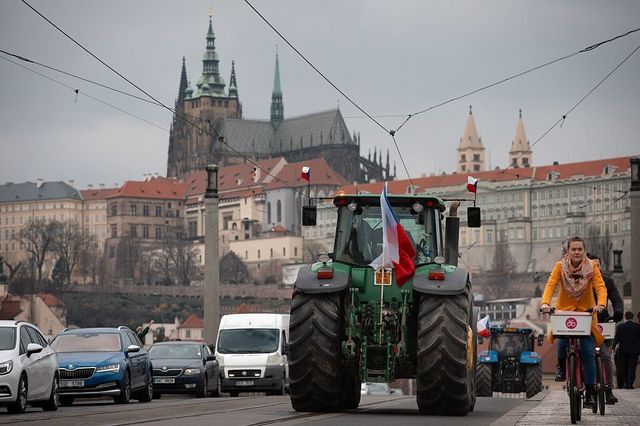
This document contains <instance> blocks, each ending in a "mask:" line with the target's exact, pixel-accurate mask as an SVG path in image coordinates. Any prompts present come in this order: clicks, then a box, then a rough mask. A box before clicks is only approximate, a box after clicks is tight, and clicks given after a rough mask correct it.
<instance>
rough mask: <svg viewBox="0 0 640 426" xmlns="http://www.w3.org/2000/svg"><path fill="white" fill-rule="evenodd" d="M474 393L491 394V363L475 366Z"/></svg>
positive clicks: (478, 394) (479, 394) (480, 394)
mask: <svg viewBox="0 0 640 426" xmlns="http://www.w3.org/2000/svg"><path fill="white" fill-rule="evenodd" d="M476 395H477V396H491V395H493V394H492V392H491V365H489V364H482V363H480V364H478V366H477V367H476Z"/></svg>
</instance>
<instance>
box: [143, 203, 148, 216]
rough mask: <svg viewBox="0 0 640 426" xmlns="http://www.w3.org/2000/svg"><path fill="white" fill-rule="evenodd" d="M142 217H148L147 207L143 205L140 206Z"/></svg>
mask: <svg viewBox="0 0 640 426" xmlns="http://www.w3.org/2000/svg"><path fill="white" fill-rule="evenodd" d="M142 216H149V205H148V204H145V205H143V206H142Z"/></svg>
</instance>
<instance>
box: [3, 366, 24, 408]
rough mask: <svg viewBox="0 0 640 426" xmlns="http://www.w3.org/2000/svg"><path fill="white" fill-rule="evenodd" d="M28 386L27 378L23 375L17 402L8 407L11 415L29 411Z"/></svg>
mask: <svg viewBox="0 0 640 426" xmlns="http://www.w3.org/2000/svg"><path fill="white" fill-rule="evenodd" d="M27 386H28V385H27V377H26V376H25V375H24V374H23V375H22V376H20V382H18V392H17V395H16V402H14V403H13V404H11V405H9V406H8V407H7V410H9V412H10V413H24V412H25V411H26V410H27V390H28V388H27Z"/></svg>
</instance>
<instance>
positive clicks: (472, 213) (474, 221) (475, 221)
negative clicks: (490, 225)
mask: <svg viewBox="0 0 640 426" xmlns="http://www.w3.org/2000/svg"><path fill="white" fill-rule="evenodd" d="M467 226H468V227H469V228H480V226H481V223H480V207H468V208H467Z"/></svg>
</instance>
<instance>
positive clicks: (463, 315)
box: [417, 283, 476, 416]
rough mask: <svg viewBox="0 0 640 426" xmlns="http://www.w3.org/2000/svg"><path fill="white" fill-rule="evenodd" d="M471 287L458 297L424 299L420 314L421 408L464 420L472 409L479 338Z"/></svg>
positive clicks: (419, 393)
mask: <svg viewBox="0 0 640 426" xmlns="http://www.w3.org/2000/svg"><path fill="white" fill-rule="evenodd" d="M470 290H471V284H470V283H467V286H466V288H465V290H464V291H463V292H462V293H460V294H456V295H451V296H439V295H423V296H422V297H421V298H420V306H419V312H418V374H417V376H418V377H417V388H418V398H417V402H418V408H419V409H420V413H421V414H444V415H458V416H464V415H466V414H467V413H468V412H469V411H471V410H472V409H473V403H474V401H473V399H474V395H472V394H475V390H474V381H475V377H474V374H473V369H474V358H475V350H476V344H475V342H474V340H475V338H476V336H475V335H474V333H473V329H472V326H471V324H470V321H471V319H472V301H471V291H470Z"/></svg>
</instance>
